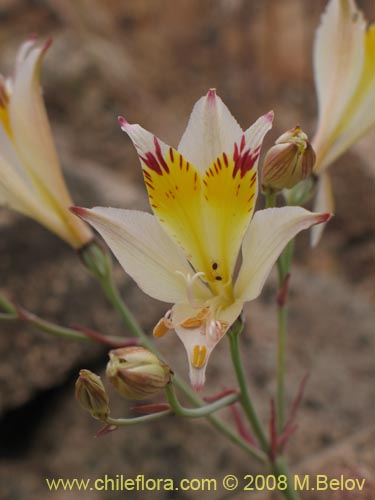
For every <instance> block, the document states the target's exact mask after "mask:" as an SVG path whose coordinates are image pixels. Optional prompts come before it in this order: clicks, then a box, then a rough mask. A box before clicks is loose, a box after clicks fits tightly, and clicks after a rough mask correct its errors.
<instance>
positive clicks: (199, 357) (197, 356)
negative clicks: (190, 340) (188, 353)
mask: <svg viewBox="0 0 375 500" xmlns="http://www.w3.org/2000/svg"><path fill="white" fill-rule="evenodd" d="M206 356H207V348H206V346H204V345H195V346H194V349H193V355H192V358H191V364H192V365H193V366H194V368H202V366H203V365H204V362H205V361H206Z"/></svg>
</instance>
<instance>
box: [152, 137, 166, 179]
mask: <svg viewBox="0 0 375 500" xmlns="http://www.w3.org/2000/svg"><path fill="white" fill-rule="evenodd" d="M154 144H155V153H156V157H157V159H158V161H159V164H160V165H161V166H162V167H163V168H164V170H165V171H166V173H167V174H169V167H168V165H167V162H166V161H165V160H164V157H163V154H162V152H161V147H160V144H159V141H158V138H157V137H156V136H154Z"/></svg>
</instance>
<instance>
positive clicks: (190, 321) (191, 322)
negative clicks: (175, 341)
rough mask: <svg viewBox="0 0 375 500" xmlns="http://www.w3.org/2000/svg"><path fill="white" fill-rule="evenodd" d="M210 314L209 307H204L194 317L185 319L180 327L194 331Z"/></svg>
mask: <svg viewBox="0 0 375 500" xmlns="http://www.w3.org/2000/svg"><path fill="white" fill-rule="evenodd" d="M209 312H210V308H209V307H204V308H203V309H201V310H200V311H199V313H198V314H197V315H196V316H193V317H191V318H187V319H185V320H184V321H183V322H182V323H181V326H182V327H183V328H187V329H194V328H199V327H200V326H201V325H202V323H203V322H204V320H205V319H206V318H207V316H208V314H209Z"/></svg>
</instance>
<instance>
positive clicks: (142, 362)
mask: <svg viewBox="0 0 375 500" xmlns="http://www.w3.org/2000/svg"><path fill="white" fill-rule="evenodd" d="M109 358H110V360H109V362H108V365H107V372H106V374H107V377H108V379H109V381H110V382H111V384H112V385H113V387H114V388H115V390H116V391H117V392H118V393H119V394H120V395H121V396H123V397H125V398H127V399H136V400H139V399H145V398H148V397H150V396H152V395H154V394H156V393H157V392H159V391H160V390H161V389H163V388H164V387H165V386H166V385H167V384H169V382H170V381H171V376H172V372H171V370H170V368H169V366H168V365H166V364H165V363H163V362H162V361H161V360H160V359H158V358H157V357H156V356H155V355H154V354H152V353H151V352H150V351H148V350H147V349H144V348H143V347H140V346H132V347H122V348H120V349H114V350H112V351H110V352H109ZM75 393H76V398H77V400H78V402H79V404H80V405H81V406H82V408H84V409H85V410H87V411H88V412H89V413H90V414H91V416H92V417H94V418H96V419H98V420H102V421H104V422H105V421H106V420H107V419H108V416H109V411H110V410H109V397H108V395H107V392H106V390H105V387H104V385H103V382H102V380H101V378H100V377H99V375H96V374H95V373H93V372H91V371H90V370H81V371H80V372H79V377H78V379H77V382H76V389H75Z"/></svg>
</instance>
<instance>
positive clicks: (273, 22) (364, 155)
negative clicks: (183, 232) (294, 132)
mask: <svg viewBox="0 0 375 500" xmlns="http://www.w3.org/2000/svg"><path fill="white" fill-rule="evenodd" d="M359 3H360V5H361V6H362V7H363V8H364V9H365V11H366V12H367V13H368V15H371V9H370V6H371V2H366V1H362V2H359ZM324 4H325V2H323V1H317V2H306V1H298V0H287V1H285V2H282V3H279V2H276V1H271V0H268V1H267V2H264V3H263V4H262V5H263V6H262V7H261V6H260V4H259V3H258V2H254V1H250V0H249V1H244V0H219V1H213V0H212V1H209V0H207V1H206V0H205V1H204V2H199V1H198V0H193V1H187V0H186V1H185V0H182V1H181V2H179V3H178V9H176V2H172V1H169V0H166V1H165V2H148V1H146V0H144V1H143V0H142V1H139V2H130V1H128V2H120V1H119V0H118V1H116V0H111V1H108V2H105V3H104V2H101V1H99V0H92V1H90V2H88V0H79V1H77V2H73V0H71V1H70V0H63V1H58V0H56V1H54V0H49V1H47V0H45V1H36V0H34V1H30V2H29V1H25V0H3V1H2V2H0V23H1V27H2V29H1V30H0V41H1V44H0V47H1V48H0V56H1V59H0V69H1V70H3V71H4V72H6V71H8V70H10V68H11V64H12V61H13V57H14V54H15V51H16V49H17V47H18V45H19V43H20V42H21V41H22V40H23V39H24V38H25V37H27V36H28V35H29V34H31V33H38V34H40V35H41V36H42V37H47V36H53V38H54V43H53V46H52V48H51V49H50V50H49V54H48V55H47V57H46V60H45V64H44V66H43V83H44V89H45V99H46V102H47V106H48V110H49V114H50V116H51V119H52V123H53V128H54V133H55V137H56V141H57V144H58V149H59V153H60V156H61V159H62V164H63V167H64V170H65V172H66V175H67V180H68V183H69V185H70V187H71V188H72V192H73V193H74V199H75V201H76V202H77V204H82V205H83V206H93V205H104V206H106V205H113V206H118V207H126V208H130V207H131V208H134V207H136V208H141V209H147V200H146V197H145V191H144V188H143V186H142V183H141V174H140V169H139V168H138V160H137V159H136V155H135V153H134V151H133V149H132V146H131V144H130V141H128V140H127V139H126V137H125V136H124V134H123V133H121V131H119V127H118V124H117V120H116V115H117V114H119V113H122V114H125V116H127V118H128V119H129V120H131V121H134V122H140V123H142V124H143V125H144V126H145V127H146V128H148V129H150V130H153V131H155V132H156V133H157V134H158V135H159V136H160V137H162V138H164V139H165V140H166V141H167V142H170V143H172V144H175V143H177V141H178V139H179V136H180V134H181V133H182V131H183V129H184V127H185V124H186V121H187V119H188V115H189V112H190V109H191V107H192V105H193V103H194V102H195V100H196V99H197V98H198V97H199V96H201V95H203V93H205V92H206V91H207V89H208V88H210V87H212V86H216V87H217V88H218V93H219V94H220V95H221V96H222V97H223V99H224V100H225V102H226V103H227V104H228V105H229V107H230V108H231V110H232V111H233V113H234V115H235V116H237V117H238V119H239V122H240V123H241V124H242V125H243V126H246V125H247V124H249V122H251V121H252V120H254V119H255V118H256V117H257V116H258V115H259V114H261V113H263V112H265V111H267V110H268V109H270V108H273V109H274V110H275V114H276V124H275V130H274V131H272V132H271V133H270V134H269V137H268V138H267V143H266V146H267V145H270V144H271V143H272V141H273V140H274V139H275V138H276V137H277V136H278V135H279V134H280V133H281V132H282V131H283V130H285V129H286V128H291V127H292V126H294V125H295V124H296V123H297V122H298V123H300V124H301V125H302V126H303V127H304V128H305V129H306V130H307V131H308V132H312V131H313V130H314V116H315V115H314V113H315V109H316V105H315V97H314V90H313V82H312V71H311V64H310V57H311V56H310V50H311V40H312V36H313V30H314V27H315V26H316V25H317V23H318V19H319V13H320V11H321V8H322V5H324ZM372 14H373V13H372ZM374 139H375V137H374V135H372V136H368V137H367V138H365V139H364V140H362V141H361V142H360V143H359V144H358V145H356V146H355V147H354V148H353V149H352V150H351V151H350V152H349V153H348V154H346V155H345V157H343V158H342V159H341V160H340V161H339V162H337V164H336V165H335V166H334V167H333V168H332V175H333V183H334V190H335V198H336V204H337V213H336V216H335V218H334V219H333V220H332V222H331V223H330V225H329V227H328V228H327V231H326V233H325V235H324V238H323V241H322V242H321V244H320V246H319V247H318V248H317V249H315V250H313V251H312V250H311V249H310V248H309V245H308V236H307V235H306V234H305V235H303V236H302V237H301V238H300V240H299V242H298V245H297V262H296V266H295V269H294V270H293V274H292V281H291V294H290V322H289V337H288V362H287V378H288V388H287V398H288V404H289V405H290V404H291V402H292V400H293V397H294V396H295V394H296V391H297V390H298V385H299V383H300V380H301V379H302V377H303V376H304V375H305V374H306V373H309V375H310V376H309V381H308V384H307V387H306V390H305V394H304V399H303V402H302V405H301V408H300V412H299V417H298V424H299V428H298V431H297V433H296V434H295V436H294V437H293V439H292V440H291V442H290V443H289V446H288V452H289V456H290V462H291V465H292V470H293V472H294V473H296V474H301V475H302V474H311V475H312V476H315V475H316V474H328V475H329V476H332V477H339V476H340V474H344V475H345V476H346V477H356V478H365V479H366V489H365V490H364V491H363V492H362V493H358V492H355V493H347V494H344V493H342V492H322V493H316V492H310V493H308V492H304V494H303V495H302V497H303V500H313V499H315V498H316V499H318V500H326V499H327V500H341V499H342V500H346V499H350V500H359V499H368V500H369V499H370V498H374V495H375V482H374V477H373V468H374V457H373V453H372V447H371V446H372V443H373V439H374V427H373V420H374V400H373V380H374V362H373V358H374V355H373V353H374V319H375V318H374V307H373V306H374V297H373V277H374V269H373V257H374V239H373V234H374V232H373V231H374V227H373V220H372V219H373V217H371V214H373V213H374V204H373V199H374V197H373V194H374V173H375V169H374V160H373V155H374V149H373V144H374ZM0 257H1V258H0V292H1V293H5V294H7V296H8V297H10V298H12V299H14V300H16V301H17V302H18V303H20V304H21V305H22V306H23V307H26V308H27V309H29V310H31V311H34V312H35V313H37V314H39V315H41V316H43V317H45V318H47V319H49V320H51V321H55V322H57V323H60V324H64V325H69V324H71V323H81V324H84V325H87V326H89V327H91V328H95V329H98V330H100V331H103V332H106V333H110V334H119V335H121V334H124V333H126V332H125V331H124V329H123V327H122V326H121V324H120V322H119V321H118V319H117V318H116V316H115V315H114V314H113V313H112V311H111V309H110V307H109V306H108V304H107V303H106V301H105V299H104V297H103V296H102V293H101V291H100V289H99V288H97V287H96V286H95V284H94V283H93V280H92V279H91V278H90V277H89V276H87V275H86V274H85V271H84V269H83V267H82V265H81V263H80V262H79V259H78V258H77V256H76V255H75V254H73V253H72V252H71V251H70V249H69V248H67V247H65V246H64V245H63V244H62V243H61V242H60V241H58V240H57V239H56V238H55V237H53V236H52V235H50V234H48V233H47V232H46V231H45V230H44V229H43V228H41V227H39V226H38V225H37V224H35V223H33V222H31V221H28V220H26V219H25V218H23V217H20V216H18V215H15V214H14V213H11V212H8V211H6V210H5V209H4V210H1V211H0ZM115 272H116V279H117V280H118V283H119V285H120V287H121V291H122V294H123V296H124V298H125V299H126V301H127V302H128V303H129V305H130V306H131V307H132V308H133V309H134V311H135V314H136V316H137V317H138V318H139V319H140V321H141V323H142V325H143V326H144V327H145V328H146V329H147V330H148V331H149V330H150V329H151V328H152V326H153V325H154V324H155V322H156V321H157V319H158V318H159V317H160V316H161V315H162V314H163V313H164V312H165V305H163V304H160V303H158V302H157V301H154V300H152V299H149V298H148V297H146V296H144V295H143V294H142V293H141V292H140V291H139V290H138V289H137V288H136V287H135V285H134V284H133V283H132V282H131V281H130V280H129V279H128V278H127V277H126V276H125V275H124V273H123V272H122V270H121V269H120V268H118V267H116V270H115ZM274 296H275V277H274V276H271V278H270V280H269V281H268V282H267V285H266V287H265V289H264V291H263V293H262V296H261V298H260V299H259V300H257V301H255V302H254V303H251V304H250V305H249V306H248V307H247V309H246V318H247V331H246V334H245V335H244V336H243V339H242V340H243V344H242V349H243V352H242V354H243V357H244V359H245V360H246V367H247V371H248V376H249V380H250V381H251V388H252V391H253V394H254V399H255V401H256V405H257V407H259V409H260V414H261V417H262V419H263V420H264V421H265V422H268V420H269V407H270V399H271V398H272V397H273V395H274V390H275V377H274V359H275V356H276V352H275V328H276V316H275V305H274ZM0 330H1V336H0V356H1V363H0V419H1V424H0V499H1V500H3V499H4V500H29V499H34V498H37V499H38V500H45V499H50V498H54V499H57V500H60V499H61V500H65V499H76V498H82V499H89V500H96V499H99V498H107V499H109V500H111V499H112V498H113V499H115V498H121V497H123V496H124V495H125V493H124V492H117V493H116V492H106V493H103V492H93V491H90V492H86V493H84V492H80V493H77V492H74V493H73V492H72V493H68V492H62V491H60V492H54V493H51V492H49V491H48V490H47V488H46V486H45V482H44V478H46V477H48V478H51V477H54V478H59V477H62V478H73V477H79V478H96V477H103V476H104V475H105V474H108V475H110V476H112V477H114V476H115V475H116V474H123V475H125V476H127V477H135V476H136V475H137V474H139V473H142V474H145V475H146V476H148V477H151V478H157V477H171V478H174V479H176V480H179V479H181V478H184V477H190V478H200V477H203V478H216V479H217V480H218V482H220V480H221V479H222V478H223V477H224V476H225V475H226V474H235V475H237V476H238V477H239V478H241V477H243V476H245V475H246V474H255V473H258V472H259V471H260V469H259V466H257V465H256V464H255V463H253V462H252V461H251V460H249V459H248V457H247V456H245V455H244V454H243V452H241V451H240V450H238V449H236V448H235V447H234V446H233V445H231V444H228V443H227V442H225V441H223V440H221V439H220V437H219V435H218V434H217V433H216V431H215V430H213V429H211V427H210V426H209V425H208V424H207V423H206V422H205V421H203V420H197V421H194V422H189V421H185V420H181V419H177V418H169V419H168V420H165V421H159V422H157V423H155V424H153V425H150V426H148V427H135V428H132V429H131V431H129V430H119V431H117V432H115V433H113V434H111V435H108V436H105V437H102V438H101V439H93V435H94V434H95V432H96V431H97V430H98V428H99V424H98V422H96V421H94V420H92V419H90V418H89V417H88V416H87V414H86V413H84V412H83V411H82V410H81V409H80V408H79V407H78V405H77V403H76V402H75V400H74V397H73V390H74V381H75V378H76V375H77V372H78V370H79V369H80V368H83V367H84V368H89V369H92V370H94V371H97V372H102V371H103V369H104V367H105V363H106V359H107V352H106V349H105V348H103V347H101V346H97V345H94V344H89V343H82V344H78V343H73V342H71V341H67V340H61V339H56V338H53V337H51V336H48V335H47V334H42V333H40V332H37V331H34V330H32V329H30V328H27V327H25V325H23V324H15V325H11V324H5V323H1V324H0ZM159 343H160V344H159V345H160V348H161V350H162V351H163V352H164V353H165V354H166V355H167V356H168V359H169V360H170V361H171V364H172V365H173V367H179V371H180V372H181V373H182V374H186V368H187V367H186V361H185V353H184V352H183V350H182V348H181V345H180V344H179V342H178V340H177V339H176V337H175V336H174V335H173V334H171V335H169V336H167V337H166V338H165V339H162V340H160V341H159ZM207 375H208V383H207V387H206V389H205V391H204V395H210V394H214V393H215V391H217V390H220V389H221V388H222V387H231V386H232V385H233V384H234V377H233V373H232V370H231V367H230V363H229V361H228V345H227V343H226V342H225V341H224V342H222V343H221V345H220V346H219V347H218V348H217V350H216V351H215V353H214V355H213V357H212V362H211V363H210V366H209V370H208V374H207ZM111 397H112V399H113V414H114V415H118V416H120V415H127V414H128V413H129V405H128V404H127V403H126V402H124V401H123V400H120V399H119V398H117V397H116V396H115V395H114V394H113V393H111ZM222 416H223V418H225V419H227V420H228V421H230V418H231V416H230V414H229V413H228V412H226V411H223V412H222ZM149 495H150V498H155V499H159V498H160V499H162V498H178V499H181V500H184V499H185V498H186V499H189V498H200V497H201V493H195V494H194V493H192V492H190V493H183V492H182V491H179V492H174V494H169V495H168V496H167V495H166V493H165V492H164V493H161V492H159V493H158V492H153V493H152V494H151V493H149ZM205 495H207V498H213V499H221V498H238V499H242V498H248V497H250V498H254V499H258V498H259V499H262V500H266V499H269V498H271V496H270V494H265V493H262V494H257V495H255V494H253V495H251V492H249V491H248V492H239V491H238V490H237V491H236V492H232V493H229V492H225V491H224V490H223V489H222V488H220V487H218V490H217V491H216V492H211V493H206V494H205ZM127 497H128V498H134V499H137V498H145V496H144V493H142V492H138V493H137V492H132V493H127ZM272 498H273V497H272ZM275 498H276V497H275Z"/></svg>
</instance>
